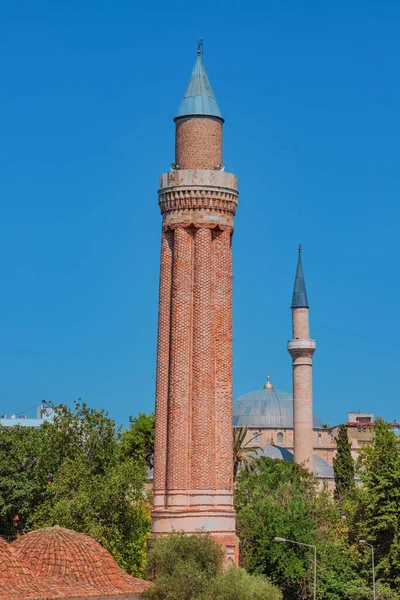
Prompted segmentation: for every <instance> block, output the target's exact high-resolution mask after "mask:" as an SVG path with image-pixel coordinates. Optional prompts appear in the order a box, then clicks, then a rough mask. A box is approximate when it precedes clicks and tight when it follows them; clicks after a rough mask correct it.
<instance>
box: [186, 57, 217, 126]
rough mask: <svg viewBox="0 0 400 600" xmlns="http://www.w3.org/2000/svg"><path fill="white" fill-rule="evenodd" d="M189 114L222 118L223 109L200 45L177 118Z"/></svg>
mask: <svg viewBox="0 0 400 600" xmlns="http://www.w3.org/2000/svg"><path fill="white" fill-rule="evenodd" d="M189 115H190V116H192V115H206V116H212V117H219V118H220V119H222V115H221V111H220V110H219V108H218V104H217V101H216V99H215V96H214V92H213V91H212V87H211V84H210V82H209V79H208V77H207V73H206V70H205V68H204V65H203V61H202V60H201V50H200V45H199V49H198V51H197V59H196V62H195V64H194V67H193V71H192V74H191V76H190V79H189V84H188V86H187V88H186V92H185V95H184V97H183V100H182V102H181V105H180V107H179V110H178V114H177V115H176V117H175V118H176V119H179V117H186V116H189Z"/></svg>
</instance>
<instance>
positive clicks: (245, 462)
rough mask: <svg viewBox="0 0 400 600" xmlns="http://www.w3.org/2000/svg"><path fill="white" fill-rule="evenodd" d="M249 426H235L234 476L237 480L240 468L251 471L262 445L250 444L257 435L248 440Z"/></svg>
mask: <svg viewBox="0 0 400 600" xmlns="http://www.w3.org/2000/svg"><path fill="white" fill-rule="evenodd" d="M248 430H249V426H248V425H246V426H245V427H235V428H234V429H233V477H234V479H235V480H236V479H237V476H238V473H239V471H240V470H244V471H250V470H251V465H252V461H253V460H254V458H255V456H256V454H257V451H258V450H259V449H260V446H254V445H249V442H252V441H253V440H254V439H255V438H256V437H257V436H256V435H253V437H252V438H250V440H248V441H247V442H246V437H247V433H248Z"/></svg>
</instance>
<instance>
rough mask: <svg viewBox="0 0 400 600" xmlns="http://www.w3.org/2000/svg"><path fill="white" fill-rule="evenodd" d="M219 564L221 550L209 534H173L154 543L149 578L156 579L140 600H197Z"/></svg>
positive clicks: (149, 560) (221, 559)
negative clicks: (142, 599) (143, 599)
mask: <svg viewBox="0 0 400 600" xmlns="http://www.w3.org/2000/svg"><path fill="white" fill-rule="evenodd" d="M222 564H223V552H222V549H221V547H220V546H219V545H218V544H217V543H216V542H215V541H214V540H213V539H212V538H211V537H210V536H209V535H208V534H202V533H199V534H197V535H190V536H189V535H185V534H184V533H180V532H176V533H172V534H171V535H169V536H168V537H165V538H159V539H157V540H155V541H154V542H153V546H152V548H151V550H150V553H149V556H148V575H149V577H150V578H155V585H154V586H153V587H151V588H149V589H148V590H146V591H145V592H144V593H143V597H144V598H145V599H146V600H195V599H198V600H200V598H202V594H203V593H204V591H205V590H206V588H207V586H208V584H209V581H210V579H212V578H214V577H216V575H217V574H218V573H219V572H220V571H221V569H222Z"/></svg>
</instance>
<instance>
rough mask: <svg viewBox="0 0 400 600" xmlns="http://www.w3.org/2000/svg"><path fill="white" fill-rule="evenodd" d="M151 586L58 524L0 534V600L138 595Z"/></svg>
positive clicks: (90, 541)
mask: <svg viewBox="0 0 400 600" xmlns="http://www.w3.org/2000/svg"><path fill="white" fill-rule="evenodd" d="M149 585H150V584H149V582H147V581H143V580H141V579H137V578H135V577H132V576H131V575H128V574H127V573H126V572H125V571H123V570H122V569H121V568H120V567H119V566H118V565H117V564H116V562H115V561H114V559H113V557H112V556H111V554H110V553H109V552H107V550H105V548H103V547H102V546H101V545H100V544H98V543H97V542H96V541H95V540H93V539H92V538H90V537H88V536H87V535H83V534H81V533H76V532H75V531H71V530H69V529H63V528H61V527H49V528H46V529H39V530H37V531H33V532H31V533H27V534H25V535H23V536H21V537H19V538H18V539H17V540H15V541H14V542H13V543H12V544H7V542H5V541H4V540H2V539H1V538H0V600H53V599H56V598H72V597H90V596H102V595H106V594H107V595H108V594H112V595H120V594H138V593H141V592H142V591H143V590H144V589H145V588H146V587H148V586H149Z"/></svg>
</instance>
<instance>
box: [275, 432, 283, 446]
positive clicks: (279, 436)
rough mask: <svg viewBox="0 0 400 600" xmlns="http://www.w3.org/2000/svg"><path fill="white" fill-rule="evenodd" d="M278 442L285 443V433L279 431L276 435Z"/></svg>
mask: <svg viewBox="0 0 400 600" xmlns="http://www.w3.org/2000/svg"><path fill="white" fill-rule="evenodd" d="M276 443H277V444H283V433H278V435H277V436H276Z"/></svg>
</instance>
